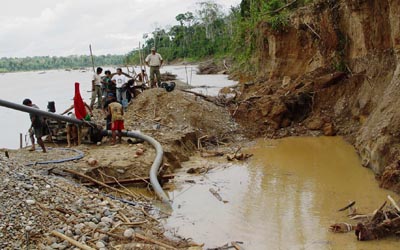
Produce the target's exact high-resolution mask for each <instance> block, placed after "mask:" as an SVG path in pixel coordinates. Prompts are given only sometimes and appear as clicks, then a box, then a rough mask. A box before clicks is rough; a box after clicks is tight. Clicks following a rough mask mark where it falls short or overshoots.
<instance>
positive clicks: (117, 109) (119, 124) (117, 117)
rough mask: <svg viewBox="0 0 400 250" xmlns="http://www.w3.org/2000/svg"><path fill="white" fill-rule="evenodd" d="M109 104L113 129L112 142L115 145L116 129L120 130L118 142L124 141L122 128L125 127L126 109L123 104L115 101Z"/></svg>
mask: <svg viewBox="0 0 400 250" xmlns="http://www.w3.org/2000/svg"><path fill="white" fill-rule="evenodd" d="M113 100H114V101H113V102H111V103H110V104H109V105H108V110H109V113H110V114H111V131H112V143H111V145H115V141H116V137H117V136H116V131H118V137H119V138H118V142H119V143H121V141H122V129H124V109H123V108H122V105H121V104H120V103H118V102H116V101H115V98H114V99H113Z"/></svg>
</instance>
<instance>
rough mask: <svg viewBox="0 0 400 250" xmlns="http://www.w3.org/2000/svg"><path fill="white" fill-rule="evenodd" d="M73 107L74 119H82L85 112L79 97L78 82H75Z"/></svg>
mask: <svg viewBox="0 0 400 250" xmlns="http://www.w3.org/2000/svg"><path fill="white" fill-rule="evenodd" d="M74 109H75V116H76V119H78V120H82V119H84V118H85V117H86V115H87V112H86V108H85V104H84V103H83V100H82V97H81V93H80V92H79V82H76V83H75V96H74Z"/></svg>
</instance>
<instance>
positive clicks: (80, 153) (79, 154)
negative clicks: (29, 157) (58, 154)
mask: <svg viewBox="0 0 400 250" xmlns="http://www.w3.org/2000/svg"><path fill="white" fill-rule="evenodd" d="M48 149H49V150H53V148H48ZM57 150H65V151H74V152H76V153H78V155H77V156H74V157H68V158H64V159H57V160H49V161H37V162H31V163H28V164H25V166H34V165H45V164H57V163H63V162H67V161H74V160H79V159H82V158H83V157H84V156H85V154H84V153H83V152H82V151H80V150H77V149H74V148H57Z"/></svg>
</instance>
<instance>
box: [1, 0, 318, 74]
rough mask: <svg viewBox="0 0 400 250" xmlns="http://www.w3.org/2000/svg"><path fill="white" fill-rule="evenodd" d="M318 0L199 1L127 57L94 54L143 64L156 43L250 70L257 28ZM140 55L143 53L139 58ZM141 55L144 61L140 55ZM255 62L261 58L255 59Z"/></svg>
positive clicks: (13, 65) (281, 24)
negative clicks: (226, 6)
mask: <svg viewBox="0 0 400 250" xmlns="http://www.w3.org/2000/svg"><path fill="white" fill-rule="evenodd" d="M312 1H313V0H242V1H241V3H240V4H239V5H238V6H231V8H230V9H229V10H228V11H227V12H224V11H223V8H222V6H220V5H219V4H218V3H217V2H215V1H213V0H208V1H204V2H199V3H197V9H196V10H195V11H194V12H190V11H188V12H185V13H180V14H178V15H176V17H175V19H176V21H177V24H176V25H173V26H172V27H167V28H161V27H158V28H156V29H155V30H154V31H152V32H150V33H146V34H143V38H144V43H143V44H142V45H141V48H140V49H139V48H135V49H133V50H132V51H131V52H129V53H128V54H127V55H103V56H94V61H95V64H96V65H121V64H125V65H127V64H128V65H132V64H140V63H141V60H143V58H144V57H145V56H146V55H147V54H148V53H150V48H151V47H156V48H157V51H158V52H159V53H160V54H162V56H163V58H164V60H165V61H166V62H173V61H175V60H179V59H183V60H185V61H199V60H202V59H206V58H211V57H213V58H217V59H218V58H230V59H232V60H233V62H234V66H236V67H240V68H242V69H245V70H249V71H251V70H252V69H253V70H254V69H255V68H256V67H253V66H254V65H253V64H254V63H253V62H252V60H251V58H252V57H254V56H255V55H254V52H255V51H256V50H255V48H256V47H257V46H258V43H259V40H260V39H263V38H262V35H261V34H258V33H257V32H258V30H259V29H257V26H259V25H261V24H267V25H270V26H271V27H272V29H273V30H276V31H277V32H280V31H284V29H285V27H286V26H287V25H288V23H289V14H290V11H291V10H293V9H295V8H298V7H300V6H303V5H305V4H307V3H309V2H312ZM140 55H141V56H140ZM141 58H142V59H141ZM255 63H256V62H255ZM91 65H92V62H91V58H90V56H85V55H81V56H77V55H74V56H68V57H54V56H53V57H50V56H39V57H38V56H36V57H26V58H1V59H0V72H10V71H27V70H47V69H58V68H79V67H91Z"/></svg>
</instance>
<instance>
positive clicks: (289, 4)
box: [269, 0, 297, 14]
mask: <svg viewBox="0 0 400 250" xmlns="http://www.w3.org/2000/svg"><path fill="white" fill-rule="evenodd" d="M295 2H297V0H293V1H292V2H290V3H288V4H286V5H284V6H282V7H280V8H278V9H276V10H273V11H270V12H269V14H276V13H278V12H280V11H281V10H283V9H286V8H287V7H290V6H291V5H292V4H294V3H295Z"/></svg>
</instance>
